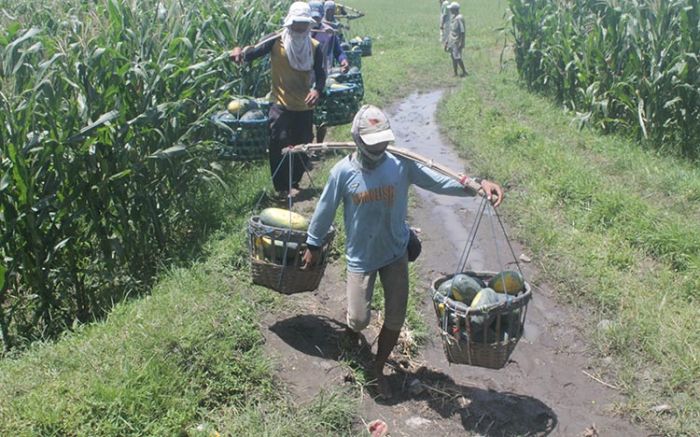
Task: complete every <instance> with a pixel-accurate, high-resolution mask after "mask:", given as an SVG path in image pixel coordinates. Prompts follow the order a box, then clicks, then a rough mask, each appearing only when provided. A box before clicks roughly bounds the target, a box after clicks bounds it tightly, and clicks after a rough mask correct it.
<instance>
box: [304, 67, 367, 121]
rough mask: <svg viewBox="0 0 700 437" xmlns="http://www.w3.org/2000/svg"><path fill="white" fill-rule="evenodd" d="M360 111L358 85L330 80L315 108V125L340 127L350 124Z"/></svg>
mask: <svg viewBox="0 0 700 437" xmlns="http://www.w3.org/2000/svg"><path fill="white" fill-rule="evenodd" d="M359 109H360V100H359V99H358V92H357V85H355V84H352V83H337V82H336V81H335V79H333V78H329V79H328V80H327V81H326V88H325V89H324V90H323V95H322V96H321V100H320V101H319V103H318V105H316V107H315V108H314V124H315V125H316V126H338V125H341V124H346V123H350V122H352V119H353V118H354V117H355V114H356V113H357V111H358V110H359Z"/></svg>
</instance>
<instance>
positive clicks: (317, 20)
mask: <svg viewBox="0 0 700 437" xmlns="http://www.w3.org/2000/svg"><path fill="white" fill-rule="evenodd" d="M309 8H310V9H311V18H313V19H314V24H312V25H311V36H312V37H313V39H315V40H316V41H318V42H319V44H320V45H321V50H322V51H323V56H324V59H325V63H324V67H325V69H326V73H327V72H329V71H330V69H331V67H332V66H333V62H334V61H335V62H337V63H338V64H339V65H340V68H341V69H342V71H343V73H346V72H347V71H348V69H350V63H349V62H348V57H347V55H346V54H345V51H344V50H343V49H342V48H341V47H340V38H338V35H337V34H336V32H335V30H333V28H331V27H330V26H329V25H327V24H325V23H324V22H323V3H321V2H320V1H310V2H309ZM327 130H328V129H327V128H326V127H325V126H316V142H318V143H321V142H323V140H324V139H325V137H326V132H327Z"/></svg>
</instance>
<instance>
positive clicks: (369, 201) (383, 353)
mask: <svg viewBox="0 0 700 437" xmlns="http://www.w3.org/2000/svg"><path fill="white" fill-rule="evenodd" d="M351 133H352V137H353V140H354V142H355V144H356V145H357V151H356V152H355V153H353V154H352V155H350V156H348V157H346V158H344V159H342V160H341V161H339V162H338V163H337V164H336V165H335V166H334V167H333V169H332V170H331V173H330V176H329V179H328V182H327V183H326V186H325V188H324V189H323V193H322V194H321V197H320V198H319V201H318V204H317V205H316V210H315V212H314V215H313V217H312V219H311V223H310V225H309V230H308V238H307V240H306V243H307V246H308V249H307V251H306V252H305V253H304V258H303V259H304V266H305V267H309V266H313V265H315V264H316V263H317V261H318V257H319V251H320V247H321V245H322V244H323V240H324V237H325V236H326V234H327V233H328V230H329V229H330V226H331V224H332V222H333V219H334V217H335V212H336V209H337V208H338V206H339V205H340V203H341V202H342V203H343V207H344V208H343V209H344V214H343V217H344V225H345V233H346V241H345V256H346V259H347V284H346V292H347V302H348V303H347V328H346V335H347V337H348V338H349V339H350V341H351V342H353V343H354V344H357V343H358V341H359V338H360V335H361V331H362V330H363V329H364V328H366V327H367V326H368V325H369V322H370V314H371V313H370V305H371V301H372V294H373V293H374V283H375V280H376V278H377V275H379V278H380V280H381V281H382V286H383V288H384V324H383V326H382V329H381V331H380V333H379V337H378V342H377V355H376V359H375V363H374V373H375V377H376V382H377V390H378V392H379V395H380V396H382V397H384V398H390V397H391V387H390V385H389V382H388V380H387V379H386V376H385V375H384V365H385V364H386V361H387V359H388V357H389V355H390V354H391V351H392V350H393V349H394V346H396V343H397V341H398V338H399V333H400V331H401V327H402V326H403V323H404V320H405V318H406V306H407V303H408V286H409V283H408V256H407V248H408V242H409V236H410V231H409V227H408V225H407V223H406V218H407V215H408V189H409V187H410V186H411V185H412V184H415V185H417V186H419V187H421V188H423V189H426V190H429V191H432V192H434V193H439V194H447V195H453V196H460V197H465V196H474V195H476V194H477V192H476V191H475V190H474V189H472V188H470V185H466V182H468V181H469V178H467V177H465V178H464V182H465V184H463V183H460V182H457V181H456V180H454V179H451V178H448V177H447V176H443V175H441V174H439V173H437V172H436V171H434V170H431V169H430V168H428V167H426V166H425V165H422V164H419V163H417V162H416V161H414V160H411V159H407V158H403V157H401V156H398V155H394V154H392V153H390V152H388V151H387V150H386V149H387V147H388V145H389V143H391V142H392V141H394V133H393V132H392V130H391V126H390V124H389V120H388V118H387V116H386V115H385V114H384V112H382V111H381V110H380V109H379V108H377V107H375V106H371V105H365V106H363V107H362V108H360V110H359V111H358V112H357V114H356V115H355V119H354V120H353V123H352V130H351ZM473 181H474V182H476V183H474V184H471V186H480V189H481V190H482V191H483V193H484V195H485V196H487V198H488V199H489V200H491V201H492V203H493V204H494V206H498V205H499V204H500V203H501V201H502V200H503V190H502V189H501V187H500V186H499V185H498V184H495V183H493V182H490V181H487V180H476V179H473ZM477 184H479V185H477Z"/></svg>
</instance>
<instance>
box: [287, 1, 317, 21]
mask: <svg viewBox="0 0 700 437" xmlns="http://www.w3.org/2000/svg"><path fill="white" fill-rule="evenodd" d="M313 22H314V19H313V18H311V8H309V4H308V3H306V2H294V3H292V5H291V6H290V7H289V13H288V14H287V17H286V18H285V19H284V26H285V27H288V26H291V25H292V24H294V23H313Z"/></svg>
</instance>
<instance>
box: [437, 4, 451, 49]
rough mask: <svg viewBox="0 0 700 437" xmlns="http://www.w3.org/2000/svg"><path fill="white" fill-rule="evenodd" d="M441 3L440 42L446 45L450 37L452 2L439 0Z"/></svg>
mask: <svg viewBox="0 0 700 437" xmlns="http://www.w3.org/2000/svg"><path fill="white" fill-rule="evenodd" d="M438 3H440V42H441V43H442V44H443V45H444V44H445V43H447V38H448V36H449V35H450V9H449V8H448V6H449V4H450V2H448V1H447V0H438Z"/></svg>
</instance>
